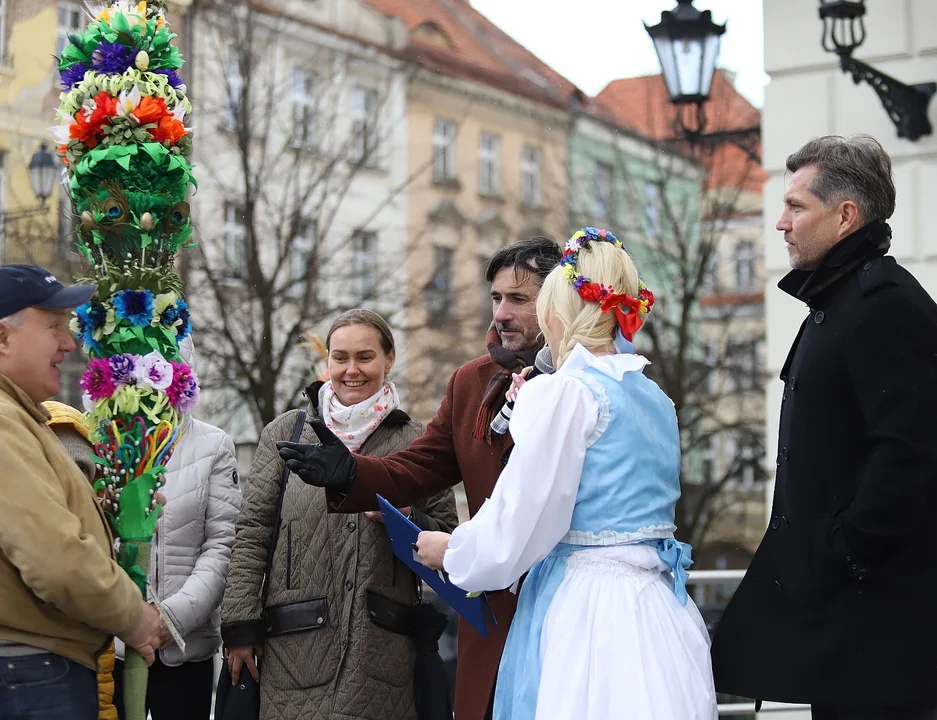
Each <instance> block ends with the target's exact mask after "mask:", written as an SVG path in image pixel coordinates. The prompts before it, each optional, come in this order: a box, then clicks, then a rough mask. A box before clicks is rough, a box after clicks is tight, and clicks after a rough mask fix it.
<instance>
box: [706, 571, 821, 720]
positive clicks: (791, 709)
mask: <svg viewBox="0 0 937 720" xmlns="http://www.w3.org/2000/svg"><path fill="white" fill-rule="evenodd" d="M744 575H745V571H744V570H693V571H691V572H690V579H689V580H688V584H689V585H693V586H696V587H697V588H700V587H704V586H711V587H718V586H722V585H738V584H739V582H741V580H742V577H743V576H744ZM695 594H696V593H694V595H695ZM701 609H702V608H701ZM809 712H810V706H809V705H788V704H786V703H774V702H766V703H762V706H761V709H760V710H759V711H758V717H759V718H761V717H762V716H765V715H770V717H771V718H778V720H794V719H795V718H808V717H809ZM754 715H755V703H754V702H741V703H719V717H720V718H729V717H742V716H754Z"/></svg>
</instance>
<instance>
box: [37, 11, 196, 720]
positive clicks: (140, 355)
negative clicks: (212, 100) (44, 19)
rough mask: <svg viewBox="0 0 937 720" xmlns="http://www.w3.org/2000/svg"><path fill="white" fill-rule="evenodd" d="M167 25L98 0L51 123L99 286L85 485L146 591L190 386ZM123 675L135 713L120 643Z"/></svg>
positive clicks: (152, 14) (136, 682)
mask: <svg viewBox="0 0 937 720" xmlns="http://www.w3.org/2000/svg"><path fill="white" fill-rule="evenodd" d="M174 38H175V35H173V33H172V32H171V31H170V29H169V25H168V24H167V23H166V17H165V7H164V3H163V2H161V1H160V0H153V1H150V2H128V1H127V0H119V1H116V2H109V3H107V4H106V5H105V7H103V8H102V9H101V10H100V12H98V13H97V14H96V15H95V17H94V19H93V20H92V21H91V22H90V24H89V25H88V28H87V29H86V30H85V31H84V32H83V33H81V34H80V35H75V36H71V37H69V43H68V44H67V45H66V46H65V48H64V50H63V51H62V56H61V57H60V58H59V71H60V76H61V85H62V88H63V92H62V94H61V97H60V105H59V108H58V121H59V124H58V126H57V127H55V128H53V129H52V132H53V133H54V135H55V137H56V140H57V142H58V144H59V154H60V155H61V156H62V159H63V161H64V163H65V166H66V175H67V179H68V190H69V195H70V197H71V204H72V211H73V214H74V218H75V226H76V235H77V243H76V244H77V247H78V250H79V251H80V253H81V254H82V255H83V256H84V258H85V259H86V260H87V261H88V263H89V264H90V267H91V269H90V273H89V277H88V280H89V281H91V282H94V283H96V284H97V285H98V287H99V292H98V295H97V296H96V298H95V300H94V301H93V302H90V303H86V304H85V305H83V306H81V307H79V308H78V309H77V310H75V317H74V319H73V321H72V325H71V329H72V331H73V332H74V333H75V335H76V337H77V338H78V339H79V341H80V342H81V343H82V345H83V346H84V349H85V351H86V352H87V353H88V355H89V356H90V362H89V364H88V369H87V371H86V372H85V373H84V375H83V376H82V378H81V381H80V385H81V387H82V389H83V391H84V396H83V404H84V406H85V411H86V412H87V413H88V418H89V421H90V425H91V426H92V427H94V428H95V435H94V436H93V441H94V443H95V454H96V462H97V463H98V464H99V465H100V467H101V472H102V475H103V477H102V479H101V480H99V481H98V482H97V484H96V486H95V487H96V490H98V491H99V492H100V493H101V494H102V496H103V501H104V508H105V511H106V513H107V515H108V518H109V519H110V522H111V524H112V526H113V528H114V531H115V534H116V535H117V537H118V539H119V547H120V550H119V553H118V561H119V562H120V564H121V566H122V567H123V568H124V569H125V570H126V571H127V573H128V574H129V575H130V577H131V578H133V579H134V581H135V582H136V583H137V585H138V586H139V588H140V591H141V593H143V595H144V597H146V596H147V587H146V582H147V580H146V577H147V572H146V569H147V568H148V566H149V553H150V539H151V538H152V535H153V533H154V531H155V529H156V525H157V522H158V519H159V513H158V508H157V507H156V504H155V501H154V497H155V495H156V492H157V491H158V489H159V488H160V487H161V485H162V484H163V479H162V478H163V474H164V472H165V467H166V462H167V461H168V460H169V458H170V457H171V455H172V451H173V448H174V447H175V444H176V442H177V441H178V439H179V435H180V432H181V429H182V427H183V421H184V418H185V416H186V415H188V414H189V413H191V412H192V410H193V409H194V407H195V403H196V402H197V400H198V396H199V386H198V378H197V377H196V375H195V373H194V372H193V370H192V368H190V367H189V366H188V365H186V364H185V363H184V362H182V360H181V358H180V355H179V342H180V340H182V339H183V338H185V337H186V336H188V335H189V333H190V332H191V330H192V326H191V319H190V317H189V308H188V305H187V304H186V302H185V300H184V299H183V292H182V291H183V286H182V281H181V279H180V278H179V276H178V275H176V273H175V272H174V270H173V261H174V258H175V257H176V255H177V253H178V252H179V251H180V250H181V249H182V248H184V247H188V246H190V245H191V243H190V240H189V239H190V236H191V232H192V229H191V220H190V217H189V205H188V203H187V202H186V195H187V194H188V191H189V188H190V186H194V185H195V180H194V178H193V177H192V171H191V166H190V164H189V159H188V158H189V157H190V155H191V152H192V132H191V130H190V129H189V128H187V127H186V124H185V123H186V119H187V118H188V116H189V115H190V114H191V104H190V103H189V100H188V99H187V97H186V92H187V90H186V86H185V84H184V83H183V81H182V78H181V77H180V76H179V71H180V69H181V68H182V65H183V60H182V56H181V54H180V53H179V50H178V48H177V47H175V46H174V45H173V39H174ZM166 621H167V618H166V617H164V622H166ZM168 626H171V621H169V625H168ZM170 630H171V631H172V628H171V627H170ZM124 678H125V679H124V688H125V691H124V707H125V711H126V717H127V718H128V720H145V718H146V707H145V697H146V678H147V668H146V664H145V662H144V661H143V660H142V658H140V657H139V655H138V654H136V653H135V652H133V651H132V650H131V649H130V648H128V652H127V656H126V664H125V668H124Z"/></svg>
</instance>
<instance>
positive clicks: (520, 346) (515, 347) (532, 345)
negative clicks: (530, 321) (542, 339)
mask: <svg viewBox="0 0 937 720" xmlns="http://www.w3.org/2000/svg"><path fill="white" fill-rule="evenodd" d="M495 327H496V328H497V330H498V335H499V336H500V337H501V346H502V347H503V348H505V349H506V350H511V351H512V352H520V351H522V350H534V349H537V348H539V347H540V343H539V342H537V340H536V338H535V339H533V340H531V339H530V338H528V337H527V334H526V333H525V332H524V328H522V327H517V326H514V325H501V324H498V325H496V326H495ZM506 332H510V333H517V334H518V335H519V336H520V338H521V339H520V341H517V340H510V341H509V340H506V339H505V337H504V333H506Z"/></svg>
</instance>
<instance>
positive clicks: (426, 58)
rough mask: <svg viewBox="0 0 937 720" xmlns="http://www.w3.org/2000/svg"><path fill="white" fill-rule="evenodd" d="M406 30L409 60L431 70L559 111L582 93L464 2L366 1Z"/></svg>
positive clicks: (457, 0) (418, 0) (438, 0)
mask: <svg viewBox="0 0 937 720" xmlns="http://www.w3.org/2000/svg"><path fill="white" fill-rule="evenodd" d="M367 2H368V4H370V5H371V6H372V7H373V8H375V9H376V10H378V11H379V12H382V13H384V14H385V15H391V16H394V17H399V18H400V19H401V20H403V21H404V22H405V23H406V25H407V28H408V29H409V31H410V47H409V48H408V55H409V56H410V57H411V58H412V59H414V60H416V61H417V62H419V63H420V64H422V65H423V66H424V67H426V68H427V69H429V70H433V71H436V72H441V73H445V74H447V75H454V76H457V77H465V78H468V79H472V80H477V81H479V82H483V83H486V84H489V85H493V86H495V87H500V88H502V89H505V90H508V91H510V92H513V93H517V94H521V95H525V96H527V97H530V98H532V99H535V100H540V101H543V102H547V103H549V104H551V105H555V106H558V107H567V106H568V105H569V103H570V101H571V100H572V99H574V98H576V99H579V98H581V97H582V93H581V92H580V91H579V89H578V88H577V87H576V86H575V85H573V83H571V82H570V81H569V80H567V79H566V78H565V77H563V76H562V75H560V74H559V73H557V72H556V71H555V70H553V68H551V67H550V66H549V65H547V64H546V63H544V62H542V61H541V60H540V59H539V58H538V57H537V56H536V55H534V54H533V53H531V52H530V51H529V50H527V49H526V48H525V47H523V46H522V45H521V44H519V43H518V42H517V41H515V40H514V39H512V38H511V37H510V36H508V35H507V34H506V33H504V32H503V31H502V30H501V29H500V28H498V27H497V26H496V25H494V23H492V22H491V21H490V20H488V18H486V17H485V16H484V15H482V14H481V13H480V12H478V11H477V10H475V9H474V8H473V7H472V6H471V5H469V3H468V2H467V1H466V0H367Z"/></svg>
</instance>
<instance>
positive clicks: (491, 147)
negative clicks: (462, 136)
mask: <svg viewBox="0 0 937 720" xmlns="http://www.w3.org/2000/svg"><path fill="white" fill-rule="evenodd" d="M478 193H479V195H485V196H488V197H497V196H498V195H500V194H501V138H499V137H498V136H497V135H493V134H491V133H489V132H484V131H482V132H481V133H480V134H479V136H478Z"/></svg>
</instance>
